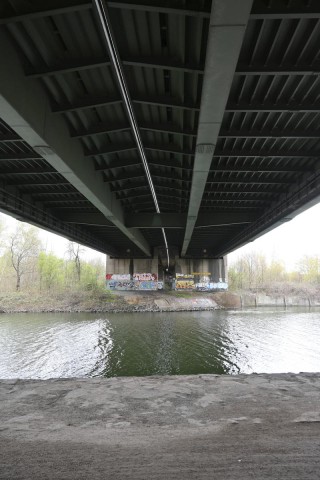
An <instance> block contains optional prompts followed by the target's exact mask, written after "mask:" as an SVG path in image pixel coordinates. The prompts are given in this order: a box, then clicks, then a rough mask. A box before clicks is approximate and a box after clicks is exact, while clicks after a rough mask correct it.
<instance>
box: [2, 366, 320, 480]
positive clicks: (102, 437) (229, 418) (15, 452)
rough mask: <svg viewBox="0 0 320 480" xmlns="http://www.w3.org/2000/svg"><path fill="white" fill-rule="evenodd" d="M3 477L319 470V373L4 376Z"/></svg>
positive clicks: (231, 475)
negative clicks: (36, 378) (6, 378)
mask: <svg viewBox="0 0 320 480" xmlns="http://www.w3.org/2000/svg"><path fill="white" fill-rule="evenodd" d="M0 478H1V479H6V480H7V479H15V480H19V479H23V480H26V479H33V480H38V479H39V480H40V479H41V480H46V479H59V480H63V479H77V480H78V479H85V480H96V479H131V480H133V479H139V480H140V479H148V480H149V479H183V480H188V479H214V480H217V479H221V480H222V479H223V480H228V479H251V478H252V479H255V480H256V479H259V480H260V479H281V480H283V479H290V480H294V479H299V480H300V479H319V478H320V374H319V373H317V374H299V375H294V374H279V375H239V376H216V375H199V376H179V377H142V378H113V379H100V378H99V379H73V380H49V381H33V380H32V381H17V382H16V381H13V380H12V381H1V382H0Z"/></svg>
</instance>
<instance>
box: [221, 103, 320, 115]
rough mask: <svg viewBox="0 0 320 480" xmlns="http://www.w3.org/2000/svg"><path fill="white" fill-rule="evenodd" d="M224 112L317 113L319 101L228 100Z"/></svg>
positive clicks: (319, 107)
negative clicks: (269, 101)
mask: <svg viewBox="0 0 320 480" xmlns="http://www.w3.org/2000/svg"><path fill="white" fill-rule="evenodd" d="M225 111H226V112H248V113H250V112H256V113H269V112H279V113H284V112H290V113H312V112H315V113H319V112H320V103H319V102H314V103H310V102H304V103H296V104H294V105H291V104H290V103H283V102H276V103H268V102H263V103H260V102H252V103H245V102H239V103H233V102H230V103H228V105H227V106H226V110H225Z"/></svg>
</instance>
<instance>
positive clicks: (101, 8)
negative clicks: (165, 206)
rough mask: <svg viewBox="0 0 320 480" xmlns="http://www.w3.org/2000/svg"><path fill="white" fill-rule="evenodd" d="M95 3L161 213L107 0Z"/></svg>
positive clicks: (155, 201)
mask: <svg viewBox="0 0 320 480" xmlns="http://www.w3.org/2000/svg"><path fill="white" fill-rule="evenodd" d="M93 5H94V6H95V9H96V12H97V14H98V17H99V20H100V24H101V27H102V31H103V34H104V38H105V41H106V46H107V48H108V52H109V55H110V60H111V63H112V65H113V68H114V71H115V73H116V76H117V80H118V84H119V87H120V90H121V94H122V97H123V101H124V105H125V108H126V110H127V114H128V117H129V121H130V125H131V128H132V131H133V135H134V138H135V141H136V143H137V146H138V150H139V153H140V157H141V160H142V164H143V167H144V170H145V173H146V176H147V180H148V183H149V187H150V190H151V194H152V198H153V201H154V205H155V208H156V212H157V213H161V212H160V207H159V204H158V199H157V195H156V192H155V188H154V185H153V181H152V178H151V173H150V170H149V165H148V161H147V157H146V154H145V151H144V147H143V143H142V139H141V135H140V131H139V127H138V123H137V120H136V117H135V114H134V110H133V106H132V101H131V98H130V94H129V91H128V87H127V83H126V80H125V76H124V73H123V70H122V65H121V62H120V58H119V53H118V49H117V46H116V44H115V41H114V39H113V34H112V30H111V25H110V20H109V16H108V14H107V7H106V2H105V0H93ZM161 230H162V235H163V240H164V244H165V248H166V253H167V263H168V268H169V262H170V257H169V247H168V242H167V237H166V233H165V230H164V228H161Z"/></svg>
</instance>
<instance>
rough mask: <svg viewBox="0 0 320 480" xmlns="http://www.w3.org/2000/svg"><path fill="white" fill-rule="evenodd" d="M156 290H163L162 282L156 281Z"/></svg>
mask: <svg viewBox="0 0 320 480" xmlns="http://www.w3.org/2000/svg"><path fill="white" fill-rule="evenodd" d="M158 290H163V282H158Z"/></svg>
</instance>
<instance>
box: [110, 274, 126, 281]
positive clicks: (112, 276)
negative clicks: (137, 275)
mask: <svg viewBox="0 0 320 480" xmlns="http://www.w3.org/2000/svg"><path fill="white" fill-rule="evenodd" d="M106 280H116V281H123V280H124V281H126V280H131V278H130V274H129V273H124V274H121V273H107V275H106Z"/></svg>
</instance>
